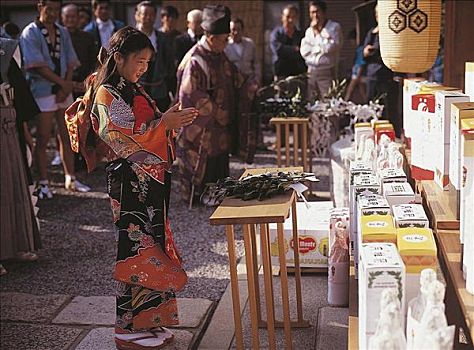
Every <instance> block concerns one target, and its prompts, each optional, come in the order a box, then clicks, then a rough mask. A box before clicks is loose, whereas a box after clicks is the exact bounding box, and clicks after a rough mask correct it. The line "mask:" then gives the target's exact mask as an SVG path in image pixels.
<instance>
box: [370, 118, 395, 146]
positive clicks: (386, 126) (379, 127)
mask: <svg viewBox="0 0 474 350" xmlns="http://www.w3.org/2000/svg"><path fill="white" fill-rule="evenodd" d="M382 135H387V136H388V138H389V139H390V140H391V141H395V130H394V129H393V125H392V124H390V123H383V124H376V125H375V126H374V138H375V144H376V145H378V144H379V141H380V138H381V137H382Z"/></svg>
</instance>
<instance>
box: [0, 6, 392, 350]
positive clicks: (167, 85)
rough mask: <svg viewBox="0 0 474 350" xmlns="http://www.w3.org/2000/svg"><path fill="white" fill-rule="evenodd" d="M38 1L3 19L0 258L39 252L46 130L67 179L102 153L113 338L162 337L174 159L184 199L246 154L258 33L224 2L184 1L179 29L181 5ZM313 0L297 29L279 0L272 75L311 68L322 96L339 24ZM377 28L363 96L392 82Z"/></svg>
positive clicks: (121, 342)
mask: <svg viewBox="0 0 474 350" xmlns="http://www.w3.org/2000/svg"><path fill="white" fill-rule="evenodd" d="M37 4H38V17H37V19H35V20H34V21H32V22H31V23H30V24H28V25H27V26H26V27H25V28H24V29H23V30H22V31H20V30H19V29H18V28H15V26H14V25H12V24H11V23H9V24H5V25H4V26H3V27H2V33H1V40H2V50H3V47H8V48H9V50H3V51H2V52H3V53H2V56H1V58H2V91H1V93H2V98H0V105H1V108H2V117H1V118H2V125H3V128H2V130H1V132H2V149H1V157H2V163H3V162H5V163H8V164H14V165H15V166H14V167H10V168H6V167H4V166H2V174H1V181H2V183H1V187H2V193H1V196H2V197H1V201H2V206H1V208H2V209H1V210H2V213H1V214H2V226H1V243H2V244H1V254H0V261H3V260H6V259H20V260H23V261H34V260H37V259H38V255H37V254H36V253H35V252H36V251H37V250H38V249H39V248H40V244H41V242H40V239H39V225H38V220H37V217H36V210H35V203H36V200H37V198H39V199H40V200H43V199H51V198H52V197H53V192H52V191H51V189H50V185H49V179H48V152H47V150H48V147H49V145H50V141H51V139H52V137H51V136H52V134H53V133H54V138H53V139H55V140H56V141H55V142H56V144H57V147H58V150H59V158H60V161H61V162H60V163H61V164H62V166H63V169H64V187H65V188H66V189H67V190H69V191H80V192H88V191H90V190H91V189H90V187H89V186H87V185H86V184H85V182H86V181H85V180H83V179H81V181H79V179H78V178H77V177H76V170H77V168H79V167H81V166H83V165H82V164H81V162H85V163H86V166H87V168H88V169H89V170H92V169H93V168H94V167H95V165H96V164H97V162H98V161H100V160H106V161H107V164H106V175H107V191H108V194H109V197H110V202H111V208H112V213H113V220H114V224H115V226H116V229H117V232H118V241H117V244H118V246H117V261H116V266H115V272H114V278H115V279H116V280H117V281H118V282H119V283H118V290H117V322H116V336H115V341H116V344H117V348H119V349H122V348H123V349H132V348H133V349H139V350H140V349H151V348H153V349H154V348H157V347H159V346H162V345H163V344H165V343H167V342H169V341H170V340H172V338H173V334H172V332H171V331H169V330H168V329H166V328H164V327H163V326H169V325H173V324H176V323H177V322H178V321H177V306H176V296H175V292H176V291H178V290H179V289H181V288H182V287H183V286H184V284H185V283H186V274H185V272H184V270H183V269H182V267H181V258H180V257H179V255H178V253H177V250H176V248H175V245H174V242H173V237H172V233H171V227H170V224H169V222H168V210H169V197H170V186H171V166H172V164H173V163H174V162H175V161H176V165H177V172H178V178H179V183H180V192H181V194H182V198H183V199H184V200H185V201H186V203H189V204H190V205H192V203H193V201H196V199H197V198H199V197H200V195H201V194H202V192H203V190H204V187H205V185H206V183H209V182H215V181H216V180H218V179H220V178H223V177H226V176H228V175H229V155H230V154H233V155H236V156H238V157H239V158H240V159H242V160H246V161H248V160H249V159H251V158H252V157H253V153H254V152H255V147H256V145H255V143H256V138H255V137H252V136H251V127H250V126H249V125H251V124H250V123H249V120H248V119H249V118H250V117H249V116H250V115H251V112H252V108H253V107H254V100H255V96H256V93H257V91H258V89H259V87H261V85H262V74H261V67H260V64H259V60H258V58H257V50H256V46H255V43H254V41H253V40H252V39H251V38H249V37H247V36H245V24H244V21H243V20H242V19H240V18H236V17H232V14H231V11H230V9H229V8H228V7H226V6H221V5H208V6H206V7H205V8H204V9H193V10H191V11H190V12H188V13H187V16H186V25H187V29H186V32H184V33H181V32H180V31H179V30H177V27H178V24H179V22H178V19H179V13H178V10H177V9H176V8H175V7H173V6H171V5H170V6H165V7H163V8H161V12H160V13H158V8H157V7H156V5H155V4H154V3H153V2H152V1H142V2H140V3H139V4H137V5H136V8H135V25H134V27H131V26H125V24H124V23H123V22H121V21H119V20H116V19H114V18H112V13H111V7H110V1H108V0H92V4H91V5H92V6H91V9H92V10H91V11H89V10H88V9H87V8H83V7H78V6H76V5H74V4H67V5H65V6H62V3H61V1H59V0H38V1H37ZM308 9H309V17H310V19H311V23H310V26H309V27H308V28H307V30H306V31H305V32H303V31H301V30H300V29H298V27H297V18H298V9H297V8H296V7H294V6H291V5H290V6H286V7H285V8H284V9H283V11H282V16H281V26H278V27H276V28H275V29H274V30H273V31H272V33H271V37H270V48H271V52H272V62H273V68H274V75H275V79H281V78H285V77H288V76H292V75H299V74H302V73H306V72H307V74H308V95H310V96H316V95H317V96H322V95H324V94H325V93H326V92H327V91H328V89H329V87H330V85H331V82H332V81H333V79H335V78H336V77H337V74H338V73H337V67H338V63H339V62H338V61H339V55H340V50H341V47H342V44H343V35H342V30H341V26H340V25H339V24H338V23H337V22H335V21H332V20H330V19H328V18H327V5H326V3H325V2H324V1H311V2H310V3H309V8H308ZM158 15H160V16H161V24H162V26H161V27H160V28H159V29H156V28H155V23H156V19H157V16H158ZM377 35H378V31H377V28H374V29H372V30H371V31H370V32H369V34H368V36H367V39H366V40H365V47H364V48H363V50H362V52H363V55H364V60H363V61H364V63H363V65H364V66H365V67H366V76H367V78H368V81H369V82H370V83H369V84H368V95H369V96H373V95H374V94H375V93H380V92H381V91H383V90H384V89H385V90H387V89H389V87H388V86H387V84H385V85H384V84H383V81H384V79H389V78H388V77H389V75H390V72H387V69H385V68H386V67H385V68H383V67H382V66H383V62H381V59H380V50H379V46H378V37H377ZM16 38H18V39H19V47H17V43H18V42H17V41H16V40H15V39H16ZM377 65H378V66H377ZM377 67H378V68H377ZM382 73H384V74H385V73H386V74H385V75H383V76H382ZM372 76H374V77H376V78H374V79H372ZM357 77H359V74H356V77H355V78H357ZM81 96H83V97H81ZM76 98H79V99H78V100H77V101H76V102H74V99H76ZM33 119H34V120H35V121H36V131H35V134H34V138H33V137H32V135H31V134H30V130H29V128H28V123H27V122H28V121H31V120H33ZM73 150H75V151H79V153H80V154H77V153H75V152H73ZM31 154H32V155H33V157H31ZM81 157H82V158H81ZM29 158H34V164H35V165H36V168H37V172H36V173H37V179H36V181H33V177H32V173H31V171H30V165H31V162H30V161H29ZM30 160H31V159H30ZM33 185H34V186H35V191H34V192H33V191H30V187H33ZM4 189H8V191H7V190H4ZM5 218H8V220H7V221H4V220H5ZM137 266H140V268H139V270H140V271H138V270H136V268H137ZM0 273H1V274H4V273H6V270H5V268H4V267H3V266H2V265H0Z"/></svg>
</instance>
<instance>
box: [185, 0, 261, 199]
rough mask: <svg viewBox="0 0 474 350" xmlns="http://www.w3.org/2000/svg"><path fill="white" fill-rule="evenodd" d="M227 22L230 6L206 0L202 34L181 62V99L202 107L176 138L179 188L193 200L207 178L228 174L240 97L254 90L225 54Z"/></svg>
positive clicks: (235, 133)
mask: <svg viewBox="0 0 474 350" xmlns="http://www.w3.org/2000/svg"><path fill="white" fill-rule="evenodd" d="M229 25H230V10H229V9H228V8H227V7H225V6H221V5H208V6H206V7H205V8H204V11H203V22H202V24H201V26H202V28H203V29H204V36H203V37H202V38H201V39H200V40H199V42H198V43H197V45H195V46H194V47H193V48H192V49H191V50H190V51H188V53H187V54H186V55H185V56H184V58H183V60H182V61H181V64H180V65H179V67H178V100H179V102H180V103H181V105H182V107H183V108H185V107H189V106H195V107H196V108H197V109H198V110H199V117H198V118H197V119H196V120H195V121H194V123H193V125H190V126H187V127H184V128H183V130H182V131H181V133H180V135H179V136H178V139H177V159H178V166H179V172H180V181H181V194H182V197H183V199H186V200H190V201H191V203H192V201H193V197H194V196H198V195H200V194H201V193H202V191H203V189H204V186H205V184H206V183H209V182H215V181H216V180H218V179H221V178H224V177H226V176H228V175H229V151H230V149H231V143H232V141H233V140H232V137H233V136H234V137H236V136H237V135H238V134H239V124H240V122H241V119H242V116H244V115H245V111H244V110H242V109H241V110H240V111H239V112H240V114H241V118H239V119H238V121H237V118H236V110H237V99H239V102H242V101H246V102H247V101H248V97H247V96H249V94H251V92H252V91H253V92H254V91H255V89H253V90H250V89H249V88H248V86H247V85H241V84H242V82H243V78H242V76H241V75H240V74H238V72H237V70H236V69H235V66H234V65H233V64H232V63H231V62H230V61H229V59H228V58H227V56H226V55H225V54H224V48H225V47H226V45H227V37H228V35H229V32H230V29H229ZM246 89H249V90H246ZM238 95H240V98H239V97H238ZM239 105H240V103H239ZM245 105H246V106H249V105H250V103H249V102H247V103H245ZM231 125H232V126H231ZM231 130H232V132H233V133H234V135H231ZM245 132H246V131H241V133H245Z"/></svg>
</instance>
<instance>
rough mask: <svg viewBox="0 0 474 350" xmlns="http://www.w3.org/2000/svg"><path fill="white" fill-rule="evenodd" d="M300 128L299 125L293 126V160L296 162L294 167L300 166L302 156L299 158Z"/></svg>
mask: <svg viewBox="0 0 474 350" xmlns="http://www.w3.org/2000/svg"><path fill="white" fill-rule="evenodd" d="M299 129H300V127H299V124H296V123H295V124H293V158H294V162H293V165H294V166H299V165H300V156H299V154H298V153H299V150H300V146H299V140H298V138H299V132H300V130H299Z"/></svg>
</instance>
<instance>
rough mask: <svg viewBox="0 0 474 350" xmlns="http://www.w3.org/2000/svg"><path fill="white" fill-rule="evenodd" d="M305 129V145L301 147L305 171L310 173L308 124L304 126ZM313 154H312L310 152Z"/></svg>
mask: <svg viewBox="0 0 474 350" xmlns="http://www.w3.org/2000/svg"><path fill="white" fill-rule="evenodd" d="M302 129H303V140H302V142H303V144H302V145H301V151H302V152H303V157H302V158H303V170H304V171H310V169H309V166H308V124H303V125H302ZM310 154H311V152H310Z"/></svg>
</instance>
